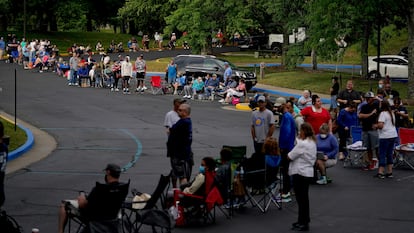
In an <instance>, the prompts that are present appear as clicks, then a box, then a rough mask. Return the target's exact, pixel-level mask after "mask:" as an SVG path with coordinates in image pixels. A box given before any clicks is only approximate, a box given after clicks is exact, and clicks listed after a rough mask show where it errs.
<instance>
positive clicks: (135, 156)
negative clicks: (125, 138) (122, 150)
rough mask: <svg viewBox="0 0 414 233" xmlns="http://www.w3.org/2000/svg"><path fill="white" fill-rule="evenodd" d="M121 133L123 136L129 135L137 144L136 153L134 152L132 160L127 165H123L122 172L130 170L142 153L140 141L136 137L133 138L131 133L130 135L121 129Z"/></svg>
mask: <svg viewBox="0 0 414 233" xmlns="http://www.w3.org/2000/svg"><path fill="white" fill-rule="evenodd" d="M121 131H122V132H124V133H125V134H127V135H129V136H130V137H131V138H132V139H133V140H134V141H135V143H136V144H137V151H136V152H135V155H134V157H132V160H131V161H130V162H129V163H127V164H126V165H124V166H123V167H122V171H127V170H128V169H130V168H132V167H133V166H134V165H135V164H136V163H137V161H138V159H139V157H140V156H141V153H142V143H141V141H139V139H138V138H137V137H135V135H133V134H132V133H130V132H129V131H128V130H126V129H122V130H121Z"/></svg>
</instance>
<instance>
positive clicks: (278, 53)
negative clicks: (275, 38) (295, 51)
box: [273, 47, 282, 56]
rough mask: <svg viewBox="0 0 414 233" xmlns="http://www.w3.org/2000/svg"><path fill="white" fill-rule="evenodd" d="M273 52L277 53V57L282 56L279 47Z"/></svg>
mask: <svg viewBox="0 0 414 233" xmlns="http://www.w3.org/2000/svg"><path fill="white" fill-rule="evenodd" d="M273 51H274V52H275V53H276V55H277V56H280V55H282V50H281V49H280V48H279V47H274V48H273Z"/></svg>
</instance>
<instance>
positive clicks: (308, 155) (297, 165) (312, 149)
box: [288, 122, 316, 231]
mask: <svg viewBox="0 0 414 233" xmlns="http://www.w3.org/2000/svg"><path fill="white" fill-rule="evenodd" d="M288 157H289V159H290V160H291V161H290V164H289V175H290V176H292V180H293V189H294V191H295V195H296V201H297V203H298V220H297V222H295V223H293V224H292V228H291V229H292V230H295V231H308V230H309V222H310V208H309V184H310V182H311V181H312V179H313V175H314V165H315V161H316V138H315V134H314V132H313V129H312V126H311V125H310V124H309V123H306V122H305V123H303V124H302V125H301V126H300V130H299V137H298V138H297V140H296V146H295V147H294V148H293V149H292V151H290V152H289V153H288Z"/></svg>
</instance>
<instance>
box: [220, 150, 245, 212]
mask: <svg viewBox="0 0 414 233" xmlns="http://www.w3.org/2000/svg"><path fill="white" fill-rule="evenodd" d="M222 149H229V150H230V151H231V152H232V158H231V160H230V172H229V177H228V182H227V184H228V187H225V189H226V192H227V194H223V197H224V199H225V200H224V202H225V205H224V206H225V207H226V208H227V209H228V216H227V217H229V216H232V215H233V210H234V208H235V207H239V206H240V204H244V203H245V201H244V200H237V198H241V197H240V196H238V195H235V194H236V189H237V186H236V185H237V184H235V183H234V182H233V181H234V179H235V177H236V173H238V176H240V170H241V169H242V167H241V164H242V163H243V162H244V161H245V160H246V153H247V147H246V146H229V145H223V147H222ZM240 186H241V185H240ZM241 189H242V192H243V193H244V190H243V189H244V188H243V187H241ZM238 190H240V188H239V189H238ZM242 198H244V196H243V197H242Z"/></svg>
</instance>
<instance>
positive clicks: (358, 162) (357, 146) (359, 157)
mask: <svg viewBox="0 0 414 233" xmlns="http://www.w3.org/2000/svg"><path fill="white" fill-rule="evenodd" d="M351 138H352V144H350V145H347V146H346V148H347V150H348V155H347V156H346V157H345V159H344V167H347V166H351V167H352V166H364V165H365V164H364V159H365V157H366V155H367V148H366V147H364V146H363V145H362V127H360V126H351Z"/></svg>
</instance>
